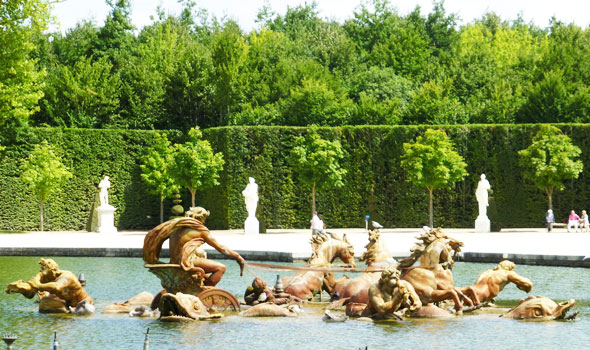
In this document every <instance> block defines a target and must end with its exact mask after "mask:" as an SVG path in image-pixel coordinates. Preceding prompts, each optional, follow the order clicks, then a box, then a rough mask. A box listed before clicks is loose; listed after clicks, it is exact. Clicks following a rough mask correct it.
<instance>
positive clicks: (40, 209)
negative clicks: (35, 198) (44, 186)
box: [39, 201, 44, 232]
mask: <svg viewBox="0 0 590 350" xmlns="http://www.w3.org/2000/svg"><path fill="white" fill-rule="evenodd" d="M43 204H44V203H43V201H41V204H40V205H39V211H40V212H41V217H40V219H41V226H40V227H41V232H43Z"/></svg>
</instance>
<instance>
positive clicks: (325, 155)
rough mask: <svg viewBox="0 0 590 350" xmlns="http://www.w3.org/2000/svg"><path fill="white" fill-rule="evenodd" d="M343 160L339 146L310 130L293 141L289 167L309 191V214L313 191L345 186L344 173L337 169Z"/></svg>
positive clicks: (313, 204)
mask: <svg viewBox="0 0 590 350" xmlns="http://www.w3.org/2000/svg"><path fill="white" fill-rule="evenodd" d="M342 158H344V151H343V150H342V146H341V145H340V142H339V141H338V140H335V141H328V140H324V139H322V138H321V137H320V135H319V134H318V133H317V130H316V129H315V128H313V127H312V128H311V129H310V131H309V132H308V133H307V135H305V136H299V137H297V138H296V139H295V144H294V147H293V149H292V150H291V153H290V163H291V164H292V166H293V170H294V171H295V172H296V173H297V174H299V177H300V178H301V180H302V182H303V183H305V184H307V185H308V186H309V185H311V187H312V205H311V212H312V213H313V212H314V211H315V210H316V202H315V197H316V190H326V189H331V188H338V187H342V186H344V182H343V178H344V176H345V175H346V169H343V168H342V167H341V166H340V160H342Z"/></svg>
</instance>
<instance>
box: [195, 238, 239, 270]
mask: <svg viewBox="0 0 590 350" xmlns="http://www.w3.org/2000/svg"><path fill="white" fill-rule="evenodd" d="M204 240H205V242H206V243H207V244H209V245H210V246H211V247H213V248H215V250H217V251H218V252H220V253H221V254H223V255H225V256H227V257H228V258H232V259H234V260H236V261H237V263H238V265H240V276H242V274H243V272H244V265H245V261H244V258H242V256H241V255H240V254H238V253H236V252H234V251H233V250H231V249H229V248H227V247H225V246H224V245H222V244H220V243H219V242H217V240H216V239H215V238H213V237H212V236H211V235H210V234H207V235H204Z"/></svg>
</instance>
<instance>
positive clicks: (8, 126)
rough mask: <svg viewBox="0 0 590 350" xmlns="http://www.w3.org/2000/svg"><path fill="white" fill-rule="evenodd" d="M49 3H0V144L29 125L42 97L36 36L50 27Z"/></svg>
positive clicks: (42, 0)
mask: <svg viewBox="0 0 590 350" xmlns="http://www.w3.org/2000/svg"><path fill="white" fill-rule="evenodd" d="M50 10H51V8H50V2H49V1H46V0H8V1H2V2H1V3H0V143H5V142H6V141H7V139H11V138H13V137H14V135H15V130H18V129H19V128H20V127H21V126H25V125H26V124H27V120H28V119H29V116H31V114H33V113H34V112H36V111H37V110H38V109H39V107H38V105H37V102H38V101H39V99H40V98H41V97H43V92H42V89H43V77H44V75H45V72H44V71H43V70H38V69H37V67H36V66H35V64H36V60H35V59H33V58H32V56H31V53H32V52H33V50H34V49H35V44H34V41H33V37H34V36H35V35H38V34H40V33H41V32H42V31H43V30H45V29H46V28H47V25H48V23H49V20H50Z"/></svg>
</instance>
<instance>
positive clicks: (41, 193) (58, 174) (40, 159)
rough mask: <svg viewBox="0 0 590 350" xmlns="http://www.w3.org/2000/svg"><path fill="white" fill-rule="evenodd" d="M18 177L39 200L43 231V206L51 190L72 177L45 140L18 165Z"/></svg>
mask: <svg viewBox="0 0 590 350" xmlns="http://www.w3.org/2000/svg"><path fill="white" fill-rule="evenodd" d="M20 169H21V170H22V173H21V175H20V179H21V180H22V181H23V182H24V183H25V184H27V185H28V187H29V188H30V189H31V190H32V191H33V193H34V194H35V196H37V198H38V199H39V201H40V204H39V209H40V220H41V221H40V229H41V231H43V206H44V205H45V202H46V201H47V199H48V197H49V195H50V194H51V192H53V190H55V189H56V188H58V187H60V186H61V185H63V183H64V182H65V181H66V180H67V179H69V178H71V177H72V173H70V172H69V171H68V169H67V168H66V166H65V165H63V163H62V162H61V158H60V157H59V156H58V155H57V154H56V153H55V151H54V150H53V147H51V146H50V145H49V144H48V143H47V141H45V140H44V141H43V142H41V144H37V145H35V148H34V149H33V152H32V153H31V154H30V155H29V157H28V158H27V159H25V160H24V161H23V163H22V165H21V166H20Z"/></svg>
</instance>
